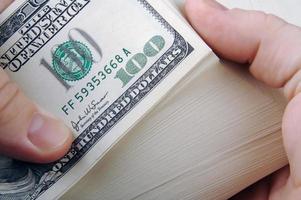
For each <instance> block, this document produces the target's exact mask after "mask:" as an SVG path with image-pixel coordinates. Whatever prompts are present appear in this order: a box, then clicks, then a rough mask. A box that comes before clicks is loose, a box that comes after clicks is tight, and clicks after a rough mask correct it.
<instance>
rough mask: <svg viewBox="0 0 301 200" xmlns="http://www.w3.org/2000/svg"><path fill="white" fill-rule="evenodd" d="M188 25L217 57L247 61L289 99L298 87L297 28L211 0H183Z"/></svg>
mask: <svg viewBox="0 0 301 200" xmlns="http://www.w3.org/2000/svg"><path fill="white" fill-rule="evenodd" d="M186 12H187V16H188V19H189V20H190V22H191V24H192V26H193V27H194V28H195V29H196V31H197V32H198V33H199V34H200V36H201V37H202V38H203V39H204V40H205V41H206V42H207V43H208V45H209V46H211V48H212V49H213V50H214V51H215V52H216V53H217V54H218V55H219V56H221V57H223V58H226V59H229V60H232V61H235V62H238V63H244V64H245V63H247V64H250V71H251V73H252V74H253V75H254V76H255V77H256V78H257V79H259V80H261V81H263V82H265V83H266V84H268V85H269V86H272V87H283V86H284V93H285V95H286V96H287V98H289V99H291V98H292V97H293V96H294V95H296V94H297V93H298V92H300V91H301V84H299V83H300V82H301V71H300V67H301V53H300V52H301V31H300V28H299V27H297V26H293V25H291V24H288V23H286V22H285V21H283V20H282V19H280V18H278V17H276V16H274V15H270V14H265V13H263V12H258V11H246V10H241V9H226V8H225V7H223V6H222V5H220V4H219V3H217V2H216V1H214V0H186Z"/></svg>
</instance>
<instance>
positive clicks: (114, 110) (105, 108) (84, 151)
mask: <svg viewBox="0 0 301 200" xmlns="http://www.w3.org/2000/svg"><path fill="white" fill-rule="evenodd" d="M0 21H1V26H0V46H1V48H0V54H1V56H0V65H1V66H2V67H3V68H4V69H5V71H6V72H7V73H8V74H9V75H10V76H11V77H12V79H13V80H15V81H16V82H17V83H18V84H19V85H20V86H21V88H22V89H23V90H24V91H25V93H26V94H27V95H28V96H29V97H31V98H32V99H33V100H34V101H36V102H37V103H38V104H39V105H40V106H41V107H42V108H44V109H46V110H47V111H49V112H50V113H52V114H53V115H55V116H57V117H59V118H61V119H62V120H63V121H64V122H65V123H66V125H68V126H69V127H70V129H72V131H73V133H74V136H75V140H74V142H73V145H72V148H71V149H70V151H69V152H68V153H67V154H66V155H65V156H64V157H63V158H61V159H60V160H58V161H56V162H53V163H50V164H46V165H36V164H31V163H24V162H19V161H15V160H12V159H10V158H5V157H2V158H1V159H0V169H1V170H0V199H56V198H59V197H60V196H61V195H62V194H63V193H64V192H65V191H66V190H67V189H68V188H70V187H71V186H72V185H73V184H75V183H76V181H78V180H79V179H80V178H81V177H82V176H83V175H85V173H86V172H87V171H88V170H89V169H90V168H91V167H92V166H93V165H94V164H95V163H96V162H97V161H99V160H100V159H101V158H102V157H103V156H104V154H105V153H106V152H107V151H108V150H109V149H110V147H112V145H114V144H115V143H116V142H117V141H118V140H119V139H120V138H121V137H122V136H123V135H124V134H125V133H126V132H127V131H128V130H129V129H130V128H131V127H132V126H134V125H135V124H136V123H137V122H139V120H140V119H141V118H142V117H143V116H144V115H145V114H146V113H147V112H148V111H149V110H150V109H151V108H152V107H153V106H155V105H156V103H158V102H159V101H160V99H162V98H163V97H164V96H165V95H166V93H167V92H168V91H169V90H170V89H171V88H172V87H174V86H175V85H176V83H177V82H178V81H179V80H180V79H181V78H183V77H184V76H185V74H187V73H188V72H189V71H190V70H191V69H192V68H193V67H194V66H196V65H197V64H198V63H199V62H200V61H201V59H202V58H204V57H205V56H206V55H207V54H208V53H209V52H210V50H209V48H208V47H207V46H206V45H205V44H204V43H203V42H202V41H201V40H200V39H199V37H197V36H196V34H194V33H193V32H192V31H191V29H189V28H188V26H187V25H186V24H185V23H184V22H182V21H181V20H179V18H178V16H177V15H176V14H174V13H173V12H172V11H170V10H169V7H168V6H166V5H165V3H163V2H161V1H158V0H147V1H146V0H127V1H124V0H114V1H112V0H27V1H25V0H19V1H15V2H14V3H13V4H12V5H10V7H8V8H7V9H6V10H5V11H4V12H3V13H2V14H1V15H0ZM8 173H9V174H10V176H7V174H8Z"/></svg>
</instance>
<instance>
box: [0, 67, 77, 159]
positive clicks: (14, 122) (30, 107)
mask: <svg viewBox="0 0 301 200" xmlns="http://www.w3.org/2000/svg"><path fill="white" fill-rule="evenodd" d="M71 142H72V135H71V132H70V131H69V129H68V128H67V127H66V126H65V125H64V124H63V123H62V122H60V121H58V120H56V119H54V118H52V117H50V116H48V115H47V114H45V113H44V112H43V111H41V110H40V109H39V108H38V107H37V105H35V104H34V103H33V102H32V101H30V100H29V99H28V98H27V97H26V96H25V95H24V94H23V93H22V91H20V89H19V88H18V86H17V85H16V84H15V83H13V82H12V81H11V80H10V79H9V77H8V76H7V74H5V72H4V71H3V70H2V68H1V67H0V152H1V154H4V155H8V156H11V157H13V158H17V159H20V160H25V161H31V162H38V163H45V162H51V161H54V160H56V159H59V158H60V157H62V156H63V155H64V154H65V153H66V152H67V151H68V149H69V147H70V145H71Z"/></svg>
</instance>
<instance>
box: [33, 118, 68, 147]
mask: <svg viewBox="0 0 301 200" xmlns="http://www.w3.org/2000/svg"><path fill="white" fill-rule="evenodd" d="M70 134H71V132H70V130H69V129H68V128H67V127H66V126H65V125H64V124H63V123H62V122H60V121H58V120H55V119H52V118H50V117H47V116H44V115H41V114H35V115H34V116H33V118H32V120H31V123H30V126H29V128H28V139H29V140H30V141H31V143H32V144H34V145H35V146H36V147H38V148H39V149H40V150H51V149H56V148H59V147H61V146H63V145H64V144H65V143H66V141H67V140H68V139H69V138H70Z"/></svg>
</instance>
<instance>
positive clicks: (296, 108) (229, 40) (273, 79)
mask: <svg viewBox="0 0 301 200" xmlns="http://www.w3.org/2000/svg"><path fill="white" fill-rule="evenodd" d="M186 13H187V16H188V19H189V20H190V22H191V24H192V26H193V27H194V28H195V30H196V31H197V32H198V33H199V34H200V36H201V37H202V38H203V39H204V40H205V41H206V43H207V44H208V45H209V46H211V48H212V49H213V50H214V51H215V52H216V53H217V54H218V55H219V56H221V57H222V58H225V59H228V60H232V61H235V62H238V63H244V64H245V63H248V64H250V72H251V73H252V74H253V75H254V76H255V77H256V78H257V79H259V80H261V81H263V82H265V83H266V84H267V85H269V86H271V87H277V88H280V87H284V93H285V95H286V97H287V98H288V99H289V100H290V102H289V104H288V106H287V108H286V112H285V115H284V117H283V126H282V129H283V140H284V146H285V149H286V152H287V156H288V159H289V163H290V167H286V168H283V169H281V170H280V171H278V172H276V173H274V174H273V175H272V176H270V177H268V178H266V179H264V180H262V181H261V182H259V183H257V184H256V185H254V186H252V187H250V188H248V189H247V190H245V191H244V192H242V193H241V194H238V195H237V196H236V197H234V198H233V199H243V200H247V199H256V200H261V199H262V200H263V199H279V200H283V199H285V200H289V199H300V198H301V123H300V122H301V94H300V92H301V70H300V69H301V29H300V28H299V27H296V26H293V25H291V24H288V23H286V22H285V21H283V20H281V19H280V18H278V17H276V16H273V15H268V14H265V13H262V12H257V11H245V10H240V9H232V10H229V9H227V8H225V7H223V6H222V5H220V4H218V3H217V2H215V1H214V0H187V1H186Z"/></svg>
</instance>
